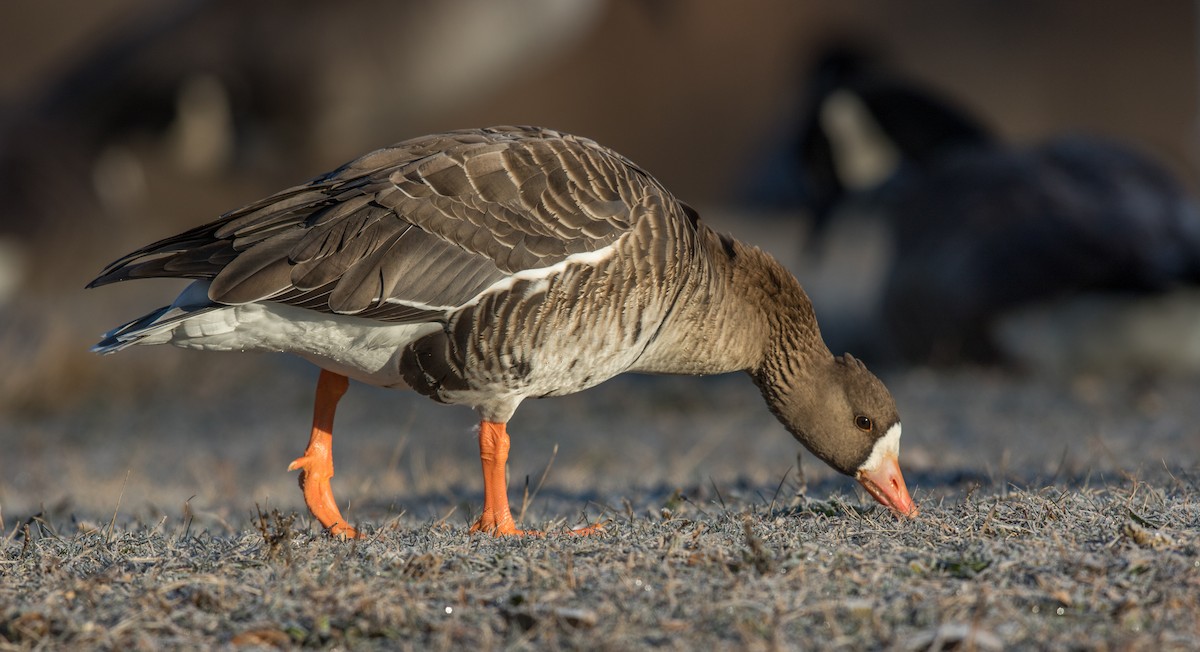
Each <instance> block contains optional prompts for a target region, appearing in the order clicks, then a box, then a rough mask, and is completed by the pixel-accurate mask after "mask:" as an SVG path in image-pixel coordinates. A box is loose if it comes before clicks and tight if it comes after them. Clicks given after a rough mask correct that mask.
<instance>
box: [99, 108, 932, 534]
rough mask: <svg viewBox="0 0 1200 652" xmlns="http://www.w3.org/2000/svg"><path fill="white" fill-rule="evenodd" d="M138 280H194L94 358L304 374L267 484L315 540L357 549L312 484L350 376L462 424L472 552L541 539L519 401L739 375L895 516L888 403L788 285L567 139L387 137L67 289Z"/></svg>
mask: <svg viewBox="0 0 1200 652" xmlns="http://www.w3.org/2000/svg"><path fill="white" fill-rule="evenodd" d="M148 277H178V278H186V279H194V280H193V281H192V282H191V284H190V285H188V286H187V287H186V288H185V289H184V290H183V291H182V292H181V293H180V294H179V296H178V297H177V298H176V299H175V300H174V301H173V302H172V303H171V304H170V305H168V306H166V307H163V308H160V309H159V310H156V311H154V312H151V313H149V314H147V315H145V316H143V317H140V318H138V319H135V320H133V321H130V322H129V323H127V324H124V325H122V326H118V327H117V328H114V329H113V330H111V331H109V332H108V333H106V334H105V335H104V336H103V339H102V340H101V341H100V342H99V343H98V344H96V345H95V346H94V347H93V350H94V351H96V352H99V353H112V352H115V351H120V350H122V349H124V348H126V347H129V346H133V345H153V344H172V345H174V346H178V347H183V348H189V349H200V350H205V351H249V350H259V351H275V352H287V353H291V354H294V355H298V356H300V357H302V358H304V359H307V360H309V361H311V362H313V363H314V364H316V365H317V366H318V367H320V369H321V371H320V374H319V377H318V381H317V389H316V398H315V406H314V411H313V426H312V431H311V434H310V437H309V443H308V446H307V448H306V449H305V451H304V453H303V454H302V455H301V456H300V457H298V458H297V459H296V460H295V461H293V462H292V463H291V465H290V466H289V467H288V468H289V470H299V471H300V485H301V488H302V490H303V494H304V500H305V504H306V506H307V508H308V509H309V511H310V512H311V513H312V515H313V516H314V517H315V518H316V519H317V520H318V521H319V522H320V523H321V525H322V526H323V528H324V529H325V530H326V531H327V532H329V533H330V534H333V535H339V536H344V537H356V536H360V535H361V533H360V532H359V531H358V530H357V529H355V528H354V527H352V526H350V525H349V524H348V523H347V522H346V520H345V519H344V518H343V516H342V514H341V511H340V510H339V508H338V506H337V503H336V501H335V500H334V498H333V491H332V487H331V484H330V479H331V478H332V477H333V453H332V443H333V438H332V437H333V434H332V433H333V420H334V413H335V410H336V407H337V404H338V401H339V399H340V398H341V397H342V395H343V394H345V392H346V391H347V386H348V383H349V379H353V380H357V381H359V382H363V383H367V384H371V385H376V386H381V387H388V388H397V389H410V390H413V391H416V392H419V393H420V394H423V395H425V396H427V397H429V398H431V399H433V400H435V401H439V402H442V403H449V404H454V405H464V406H469V407H471V408H473V409H474V410H475V411H476V412H477V413H478V415H479V419H480V427H479V433H478V438H479V456H480V461H481V465H482V469H483V478H484V504H483V509H482V511H481V513H480V515H479V517H478V520H476V521H475V522H474V524H473V525H472V527H471V531H472V532H482V533H488V534H492V535H543V534H544V533H543V532H539V531H536V530H522V529H518V528H517V527H516V524H515V522H514V520H513V517H512V513H511V510H510V508H509V504H508V497H507V486H506V478H505V464H506V462H507V459H508V453H509V448H510V439H509V435H508V432H507V423H508V421H509V419H510V417H512V416H513V413H514V411H515V410H516V409H517V407H518V406H519V405H520V404H521V402H522V401H523V400H525V399H526V398H531V397H535V398H536V397H548V396H560V395H564V394H570V393H573V392H578V391H580V390H583V389H586V388H588V387H591V386H594V385H596V384H598V383H600V382H602V381H604V380H606V379H608V378H611V377H613V376H615V375H617V374H621V373H624V372H641V373H652V374H692V375H701V374H717V373H726V372H734V371H744V372H746V373H748V374H749V376H750V377H751V379H752V380H753V382H754V383H755V384H756V385H757V386H758V388H759V389H760V390H761V393H762V395H763V397H764V399H765V400H766V403H767V406H768V408H769V409H770V410H771V412H773V413H774V414H775V416H776V417H777V418H778V419H779V420H780V421H781V422H782V424H783V425H784V426H785V427H786V428H787V430H788V431H789V432H790V433H791V434H792V435H793V436H794V437H795V438H796V439H797V440H799V442H800V443H801V444H803V445H804V446H806V447H807V448H808V449H809V450H810V451H812V453H813V454H814V455H816V456H817V457H818V458H820V459H821V460H823V461H825V462H826V463H828V464H829V465H830V466H832V467H833V468H834V469H836V470H837V471H839V472H841V473H843V474H846V475H850V476H852V477H855V478H856V479H857V480H858V481H859V482H860V483H861V484H862V485H863V487H864V488H865V489H866V490H867V492H868V493H869V494H870V495H871V496H872V497H873V498H874V499H875V500H877V501H878V502H879V503H881V504H883V505H885V506H887V507H889V508H890V509H892V510H894V512H896V513H898V514H900V515H904V516H913V515H915V514H916V513H917V507H916V505H915V504H914V503H913V500H912V498H911V497H910V495H909V492H908V489H907V486H906V485H905V483H904V477H903V475H902V473H901V471H900V466H899V463H898V455H899V442H900V433H901V426H900V417H899V414H898V412H897V408H896V404H895V401H894V400H893V398H892V396H891V394H890V393H889V392H888V390H887V388H886V387H885V386H884V384H883V383H882V382H881V381H880V380H879V379H878V378H877V377H876V376H874V375H873V374H872V373H871V372H870V371H868V370H867V368H866V366H865V365H864V364H863V363H862V362H861V361H859V360H858V359H856V358H854V357H853V356H851V355H849V354H845V355H841V356H834V355H833V354H832V353H830V351H829V349H828V348H827V347H826V346H825V344H824V342H823V340H822V338H821V334H820V330H819V328H818V326H817V321H816V318H815V316H814V314H813V309H812V304H811V303H810V301H809V299H808V297H807V295H806V294H805V292H804V290H803V289H802V288H801V286H800V284H799V282H798V281H797V280H796V278H795V277H794V276H792V275H791V274H790V273H789V272H788V271H786V270H785V269H784V268H783V266H781V265H780V264H779V263H778V262H776V261H775V260H774V259H773V258H771V257H770V256H768V255H767V254H765V253H763V252H762V251H760V250H759V249H757V248H754V247H751V246H747V245H744V244H742V243H741V242H738V241H737V240H734V239H733V238H731V237H728V236H725V235H719V234H717V233H716V232H714V231H712V230H711V229H709V228H708V227H707V226H706V225H705V224H703V223H702V222H701V221H700V219H699V216H698V215H697V213H696V212H695V211H694V210H693V209H692V208H690V207H689V206H687V205H686V204H684V203H682V202H681V201H679V200H678V199H676V198H675V197H674V196H673V195H671V193H669V192H668V191H667V190H666V189H665V188H664V187H663V186H662V185H661V184H660V183H659V182H658V181H657V180H655V179H654V178H653V177H652V176H650V175H649V174H648V173H646V172H645V171H644V170H642V169H641V168H639V167H638V166H636V165H635V164H633V163H632V162H630V161H629V160H628V159H626V158H624V157H623V156H621V155H620V154H617V153H616V152H614V151H612V150H610V149H607V148H605V147H602V146H601V145H599V144H597V143H595V142H594V141H592V140H588V139H586V138H581V137H577V136H573V135H569V134H566V133H560V132H557V131H553V130H550V129H544V128H538V127H513V126H503V127H492V128H486V129H471V130H462V131H452V132H447V133H441V134H434V135H428V136H424V137H419V138H414V139H411V140H407V141H404V142H401V143H398V144H395V145H392V146H390V147H385V148H383V149H379V150H376V151H374V152H371V153H368V154H366V155H365V156H363V157H361V158H358V159H356V160H354V161H351V162H349V163H347V164H345V165H343V166H342V167H340V168H337V169H336V170H334V171H332V172H329V173H327V174H323V175H321V176H318V177H316V178H314V179H312V180H311V181H309V182H307V183H305V184H302V185H299V186H296V187H293V188H290V189H287V190H284V191H282V192H279V193H276V194H274V195H272V196H270V197H267V198H266V199H263V200H261V201H258V202H255V203H252V204H250V205H248V206H246V207H244V208H240V209H238V210H235V211H232V212H230V213H227V214H225V215H224V216H222V217H221V218H220V219H218V220H216V221H215V222H212V223H210V224H206V225H204V226H200V227H196V228H194V229H191V230H190V231H186V232H184V233H181V234H179V235H176V236H173V237H169V238H166V239H164V240H160V241H158V242H155V243H153V244H150V245H148V246H145V247H143V248H141V249H138V250H137V251H134V252H132V253H130V254H128V255H126V256H123V257H121V258H120V259H118V260H116V261H115V262H113V263H112V264H110V265H109V266H108V267H106V268H105V269H104V270H103V271H102V272H101V274H100V275H99V276H98V277H97V278H96V279H95V280H93V281H92V282H91V283H90V284H89V285H88V287H96V286H100V285H105V284H108V283H115V282H119V281H126V280H130V279H139V278H148ZM602 525H603V524H600V526H602ZM600 526H590V527H585V528H580V529H579V530H574V531H572V532H574V533H577V534H591V533H593V532H595V531H597V530H598V529H599V528H600Z"/></svg>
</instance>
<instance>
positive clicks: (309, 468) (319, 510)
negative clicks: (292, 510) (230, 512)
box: [288, 369, 362, 538]
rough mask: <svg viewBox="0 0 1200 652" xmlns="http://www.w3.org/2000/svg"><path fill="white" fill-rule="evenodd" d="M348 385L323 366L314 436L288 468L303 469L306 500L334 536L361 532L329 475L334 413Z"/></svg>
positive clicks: (342, 377)
mask: <svg viewBox="0 0 1200 652" xmlns="http://www.w3.org/2000/svg"><path fill="white" fill-rule="evenodd" d="M349 385H350V381H349V380H348V379H347V378H346V377H345V376H342V375H340V374H335V373H333V372H332V371H326V370H324V369H322V370H321V376H320V378H318V379H317V399H316V405H315V407H314V408H313V427H312V436H311V437H310V438H309V440H308V448H307V449H305V451H304V455H302V456H300V457H297V458H296V459H295V460H293V461H292V463H291V464H289V465H288V470H289V471H295V470H296V469H300V489H301V490H302V491H303V492H304V504H306V505H308V511H310V512H312V515H313V516H315V517H316V518H317V520H318V521H320V522H321V525H323V526H325V529H326V530H328V531H329V533H330V534H332V535H334V536H343V537H349V538H355V537H360V536H362V535H360V534H359V533H358V532H357V531H356V530H355V529H354V528H352V527H350V526H349V525H346V519H344V518H342V512H341V511H340V510H338V506H337V501H335V500H334V499H333V488H332V487H330V486H329V479H330V478H332V477H333V413H334V411H335V410H337V404H338V401H339V400H341V398H342V396H343V395H344V394H345V393H346V388H347V387H348V386H349Z"/></svg>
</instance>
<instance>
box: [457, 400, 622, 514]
mask: <svg viewBox="0 0 1200 652" xmlns="http://www.w3.org/2000/svg"><path fill="white" fill-rule="evenodd" d="M509 445H510V442H509V438H508V431H507V430H506V429H505V424H503V423H495V422H492V421H483V422H482V423H480V424H479V460H480V462H482V464H483V513H481V514H480V515H479V520H477V521H475V524H474V525H472V526H471V532H486V533H487V534H491V535H492V536H513V535H515V536H534V537H540V536H545V532H542V531H541V530H518V529H517V526H516V523H515V522H514V521H513V517H512V510H511V509H510V508H509V505H508V482H507V480H506V478H505V465H507V464H508V449H509ZM602 526H603V524H597V525H592V526H588V527H584V528H579V529H577V530H571V531H570V532H569V533H570V534H579V535H585V534H594V533H596V532H598V531H599V530H600V529H601V527H602Z"/></svg>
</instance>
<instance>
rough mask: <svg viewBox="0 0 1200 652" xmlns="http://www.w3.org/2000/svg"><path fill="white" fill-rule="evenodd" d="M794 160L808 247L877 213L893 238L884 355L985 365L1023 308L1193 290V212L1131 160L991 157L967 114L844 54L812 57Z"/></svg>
mask: <svg viewBox="0 0 1200 652" xmlns="http://www.w3.org/2000/svg"><path fill="white" fill-rule="evenodd" d="M806 99H807V110H806V113H805V116H806V117H805V122H804V123H803V127H802V133H801V137H800V140H799V143H798V146H797V149H796V151H795V154H796V156H797V157H798V158H799V160H800V161H801V163H802V167H803V171H804V181H805V190H806V200H805V201H806V204H807V207H808V208H809V210H810V211H811V214H812V217H813V223H814V235H815V236H816V238H817V240H818V241H819V240H820V238H821V236H822V234H824V233H825V232H826V231H827V229H828V226H829V224H830V223H831V221H833V220H834V219H835V218H836V217H837V216H839V215H841V214H844V213H848V212H853V211H859V212H864V211H865V212H868V213H873V214H877V215H878V216H879V218H880V219H881V220H882V221H883V222H884V223H885V224H886V225H887V226H888V227H889V228H890V230H891V232H892V234H893V245H894V253H893V256H894V258H893V263H892V266H891V270H890V273H889V274H888V276H887V278H886V280H885V284H884V288H883V293H882V300H881V311H882V318H883V325H884V327H885V328H886V329H887V335H886V336H887V337H889V338H890V339H891V342H892V345H893V348H894V351H893V352H892V353H893V355H899V356H900V357H901V358H902V359H903V360H905V361H908V362H913V363H929V364H953V363H959V362H979V363H995V362H1001V361H1005V360H1006V358H1008V357H1010V354H1009V353H1008V352H1007V351H1006V350H1005V349H1006V348H1007V346H1006V345H1007V344H1014V345H1016V346H1018V347H1019V346H1020V342H1019V341H1018V340H1020V339H1021V338H1020V336H1019V335H1018V336H1015V337H1012V336H1010V337H1007V338H1006V345H1005V346H1002V345H1001V343H1000V342H999V341H998V339H997V329H998V328H999V325H1000V321H1001V320H1002V319H1003V318H1004V317H1006V316H1008V315H1012V314H1016V313H1017V312H1019V311H1020V310H1022V309H1025V308H1028V307H1031V306H1040V305H1046V304H1048V303H1053V302H1056V301H1057V300H1060V299H1063V298H1066V297H1076V296H1080V295H1085V294H1087V295H1090V294H1092V293H1101V294H1105V295H1114V294H1120V295H1127V296H1143V295H1146V294H1153V293H1161V292H1163V291H1166V290H1169V289H1172V288H1176V287H1179V286H1181V285H1185V284H1191V283H1195V282H1196V281H1198V280H1200V211H1198V209H1197V206H1196V203H1195V201H1194V200H1193V198H1192V197H1190V196H1189V195H1188V194H1187V193H1186V192H1185V191H1184V190H1183V188H1182V187H1181V186H1180V184H1179V183H1177V182H1176V180H1175V179H1174V178H1172V176H1171V175H1170V174H1169V173H1168V172H1167V171H1166V170H1165V169H1163V168H1162V167H1161V166H1160V165H1158V164H1157V163H1155V162H1154V161H1152V160H1151V159H1149V158H1148V157H1146V156H1144V155H1143V154H1141V153H1139V152H1138V151H1135V150H1134V149H1132V148H1130V147H1127V146H1124V145H1121V144H1118V143H1115V142H1112V141H1110V140H1106V139H1103V138H1099V137H1093V136H1082V135H1067V136H1061V137H1056V138H1053V139H1050V140H1048V141H1046V142H1044V143H1041V144H1038V145H1036V146H1033V147H1029V148H1014V147H1009V146H1007V145H1005V144H1004V143H1002V142H1000V141H999V140H998V139H997V138H996V137H995V136H993V135H992V134H991V132H990V130H989V129H988V128H986V127H985V126H984V125H983V124H982V123H981V122H980V121H978V120H976V119H975V118H974V117H973V116H972V115H971V114H970V113H969V112H967V111H966V110H964V109H963V108H961V107H959V106H956V105H955V104H954V103H953V102H952V101H950V100H947V99H944V98H942V97H940V96H939V95H938V94H937V93H936V92H934V91H932V90H930V89H927V88H924V87H923V86H922V85H921V84H919V83H918V82H916V81H913V80H911V79H908V78H906V77H905V76H903V75H902V74H900V73H898V72H896V71H894V70H891V69H889V68H888V67H887V66H885V65H884V64H883V63H882V62H881V61H880V60H879V59H877V58H875V57H872V56H870V55H867V54H864V53H863V52H860V51H857V50H851V49H842V48H838V49H834V50H831V51H830V52H828V53H827V54H826V55H825V56H823V57H821V58H820V59H819V61H818V63H817V65H816V67H815V68H814V70H813V72H812V74H811V77H810V82H809V89H808V96H807V98H806Z"/></svg>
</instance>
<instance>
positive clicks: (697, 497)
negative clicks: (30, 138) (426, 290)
mask: <svg viewBox="0 0 1200 652" xmlns="http://www.w3.org/2000/svg"><path fill="white" fill-rule="evenodd" d="M172 353H173V354H176V355H179V356H183V358H182V361H181V362H179V363H178V364H181V365H186V368H187V369H188V370H189V372H190V373H189V375H188V377H187V382H186V387H180V386H178V384H179V381H178V380H170V379H177V378H178V375H177V374H174V373H171V372H170V370H167V371H164V372H162V373H163V374H164V376H163V378H165V379H167V380H163V379H156V378H155V377H153V373H152V370H155V369H158V368H159V367H158V365H160V364H161V362H160V360H161V359H160V358H152V357H149V356H147V357H145V358H144V359H141V358H140V357H139V356H140V353H136V352H135V353H134V354H133V355H132V358H131V360H130V361H129V362H127V363H126V364H129V365H132V366H133V367H134V368H138V366H139V365H143V364H144V365H145V369H146V374H145V375H146V376H147V377H144V378H142V380H140V381H136V382H137V383H140V385H139V386H137V387H134V388H132V389H133V390H136V391H131V388H130V387H125V386H122V387H115V388H113V389H112V391H110V392H107V393H106V392H99V393H98V394H96V396H95V397H94V398H91V399H88V400H87V401H85V402H84V403H83V404H81V405H80V406H78V407H77V409H73V410H67V411H54V412H47V413H42V414H38V413H36V412H32V413H27V414H24V415H22V416H19V417H18V418H15V419H12V420H10V421H8V422H6V423H5V424H4V425H3V426H0V428H3V430H4V432H3V433H0V435H2V436H3V440H4V441H5V442H6V447H5V454H4V455H3V457H2V458H0V507H2V508H3V513H2V518H3V526H4V532H5V534H4V538H3V541H2V542H0V577H2V580H3V581H2V582H0V646H3V647H4V648H12V649H28V648H35V647H39V646H65V645H72V646H103V647H114V648H134V647H156V648H157V647H177V648H182V647H189V648H190V647H194V646H200V647H219V646H225V645H259V646H280V647H286V646H294V645H303V646H315V647H346V646H348V647H380V648H412V649H427V648H458V647H462V646H468V645H469V646H472V647H476V646H479V647H483V648H495V647H505V648H518V649H520V648H533V647H547V646H550V647H569V648H580V647H583V648H602V649H634V648H643V647H646V646H663V647H668V648H678V649H685V648H686V649H701V648H708V647H716V648H751V649H754V648H763V649H775V648H782V649H787V648H812V647H829V648H851V649H859V648H878V647H887V648H899V649H930V648H932V649H944V648H949V647H954V646H973V647H975V648H977V649H1001V648H1010V647H1014V646H1017V647H1056V648H1063V647H1072V648H1074V647H1083V648H1122V649H1128V648H1132V649H1147V648H1155V649H1160V648H1164V647H1166V648H1172V647H1175V648H1186V647H1190V646H1192V645H1194V643H1193V641H1194V640H1196V637H1198V636H1200V625H1198V624H1197V623H1200V468H1198V463H1200V426H1197V425H1196V424H1198V423H1200V404H1198V402H1197V401H1195V396H1197V395H1198V392H1200V382H1197V381H1195V380H1187V379H1170V378H1158V379H1138V380H1130V379H1119V380H1118V379H1103V378H1076V379H1070V380H1064V379H1039V378H1031V377H1028V376H1020V375H1014V374H1012V373H1007V372H996V371H978V370H976V371H960V372H953V373H934V372H929V371H904V372H895V373H891V374H885V380H886V382H887V383H888V384H889V386H891V387H892V389H893V392H894V393H895V395H896V397H897V401H898V402H899V405H900V407H901V411H902V416H903V419H904V424H905V431H904V432H905V435H904V442H903V445H902V451H901V462H902V465H903V466H904V470H905V474H906V478H907V480H908V484H909V486H910V488H911V489H912V490H913V493H914V498H915V499H916V500H917V502H918V503H919V504H920V506H921V514H920V517H919V518H917V519H914V520H911V521H906V520H900V519H897V518H896V517H894V516H893V515H891V514H890V513H887V512H886V511H884V510H882V509H880V508H878V507H876V506H875V505H874V504H873V503H872V502H871V501H870V499H869V497H867V496H866V495H865V494H864V493H863V492H861V491H859V490H857V489H856V485H855V484H854V483H853V481H851V480H850V479H848V478H843V477H841V476H838V475H836V474H835V473H833V472H832V471H831V470H829V469H828V468H826V467H824V466H823V465H822V464H820V463H819V462H817V461H815V460H814V459H813V458H812V457H811V456H808V455H804V456H803V457H802V467H801V468H802V473H800V472H798V471H797V461H796V460H797V458H796V452H797V450H798V446H797V444H796V443H795V442H794V441H793V440H792V439H791V437H790V436H788V435H787V434H786V433H785V432H784V431H783V429H782V427H781V426H779V425H778V424H777V423H776V422H775V421H774V419H773V418H772V417H771V416H770V415H769V414H768V413H767V411H766V410H765V408H764V407H763V405H762V402H761V399H760V398H759V397H758V396H757V395H756V392H755V390H754V388H753V386H752V385H751V384H750V383H749V382H748V380H747V379H746V378H745V377H743V376H738V375H732V376H727V377H718V378H707V379H693V378H647V377H627V378H619V379H616V380H614V381H610V382H609V383H606V384H604V385H602V386H600V387H598V388H596V389H594V390H591V391H588V392H584V393H581V394H579V395H575V396H571V397H564V398H558V399H548V400H543V401H530V402H527V403H526V404H525V405H524V406H522V408H521V410H520V411H519V412H518V414H517V417H516V418H515V419H514V421H513V422H512V424H511V431H512V433H513V452H512V457H511V458H510V482H509V484H510V495H511V497H512V499H513V503H514V505H515V509H516V510H517V511H518V512H523V513H522V514H519V518H520V520H521V522H522V524H523V525H526V526H533V527H540V528H544V529H546V530H548V531H550V532H551V533H552V535H551V536H548V537H546V538H544V539H509V540H493V539H490V538H487V537H478V536H475V537H473V536H471V535H469V534H468V532H467V526H468V524H469V523H470V522H471V520H472V518H473V516H474V513H473V512H475V511H477V510H478V509H479V505H480V504H481V481H480V479H479V471H478V469H479V466H478V464H479V462H478V457H477V456H476V453H475V442H474V437H473V434H472V432H471V429H472V424H473V415H472V413H471V412H470V411H469V410H465V409H462V408H450V407H442V406H437V405H435V404H432V403H430V402H428V401H426V400H424V399H421V398H419V397H415V396H412V395H410V394H406V393H397V392H386V391H380V390H373V389H370V388H366V387H361V386H354V387H352V389H351V392H350V394H349V395H348V396H347V398H346V399H345V400H344V401H343V404H342V406H341V409H340V412H339V415H338V422H337V429H336V434H335V459H336V461H337V476H336V477H335V479H334V489H335V492H336V494H337V496H338V499H339V502H341V504H342V505H343V506H345V509H344V512H345V514H346V515H347V518H349V519H350V520H351V521H352V522H354V524H355V525H359V526H361V527H362V528H363V529H365V530H366V531H367V532H368V534H369V538H368V539H367V540H365V541H361V542H343V541H336V540H331V539H329V538H328V537H326V536H325V535H324V534H322V533H321V532H320V531H319V528H318V527H317V526H315V525H314V524H313V523H312V521H311V519H310V518H309V517H308V515H307V514H306V513H305V512H304V509H303V505H302V502H301V500H300V494H299V491H298V490H297V489H296V486H295V482H296V480H295V477H294V474H289V473H287V472H286V471H284V469H285V468H286V466H287V463H288V461H290V460H291V459H292V457H294V456H295V455H297V454H299V452H300V451H301V450H302V449H303V446H304V443H305V440H306V437H307V425H308V424H307V421H308V418H309V412H308V411H309V410H310V408H311V405H310V400H311V396H310V395H311V391H312V383H313V381H314V380H315V371H313V370H311V369H310V368H308V367H306V366H305V365H304V364H302V363H299V362H295V361H288V360H285V359H281V358H272V357H264V356H194V357H193V355H192V354H189V353H187V352H172ZM152 359H153V360H154V362H153V363H152V362H150V360H152ZM130 382H134V381H130ZM596 520H605V521H607V522H608V524H607V526H606V528H605V533H604V534H602V535H600V536H596V537H590V538H575V537H570V536H562V535H554V534H553V533H554V532H556V531H559V530H562V529H564V528H567V527H570V526H572V525H574V524H577V523H581V522H593V521H596Z"/></svg>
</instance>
